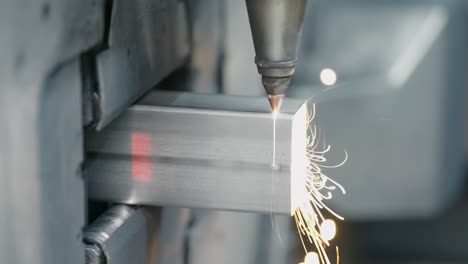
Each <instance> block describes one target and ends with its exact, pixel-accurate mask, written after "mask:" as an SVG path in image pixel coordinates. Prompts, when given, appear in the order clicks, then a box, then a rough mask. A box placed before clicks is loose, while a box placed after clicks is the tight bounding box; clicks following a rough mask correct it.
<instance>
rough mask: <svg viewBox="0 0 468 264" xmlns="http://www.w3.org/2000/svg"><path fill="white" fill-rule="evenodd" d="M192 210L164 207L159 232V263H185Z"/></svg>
mask: <svg viewBox="0 0 468 264" xmlns="http://www.w3.org/2000/svg"><path fill="white" fill-rule="evenodd" d="M190 213H191V210H190V209H187V208H170V207H164V208H162V213H161V225H160V234H159V240H158V241H159V249H158V260H157V262H156V263H158V264H185V263H186V256H187V232H188V231H187V229H188V228H189V226H190V225H191V217H190Z"/></svg>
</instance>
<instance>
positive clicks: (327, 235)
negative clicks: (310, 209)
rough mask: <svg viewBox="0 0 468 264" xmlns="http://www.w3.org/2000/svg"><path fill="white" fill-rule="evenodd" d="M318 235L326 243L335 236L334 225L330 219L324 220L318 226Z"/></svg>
mask: <svg viewBox="0 0 468 264" xmlns="http://www.w3.org/2000/svg"><path fill="white" fill-rule="evenodd" d="M320 235H321V236H322V238H323V239H324V240H326V241H330V240H332V239H333V238H334V237H335V235H336V224H335V221H333V220H331V219H326V220H325V221H323V222H322V224H321V225H320Z"/></svg>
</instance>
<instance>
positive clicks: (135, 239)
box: [83, 205, 159, 264]
mask: <svg viewBox="0 0 468 264" xmlns="http://www.w3.org/2000/svg"><path fill="white" fill-rule="evenodd" d="M158 236H159V211H158V209H157V208H153V209H151V208H141V207H131V206H127V205H116V206H114V207H112V208H110V209H109V210H107V211H106V212H104V214H102V215H101V216H100V217H99V218H98V219H97V220H96V221H95V222H94V223H92V224H91V225H90V226H88V227H87V228H86V229H85V230H84V232H83V240H84V242H85V244H86V263H87V264H104V263H105V264H124V263H135V264H146V263H156V258H157V255H156V252H157V247H158V244H157V242H156V241H157V238H158Z"/></svg>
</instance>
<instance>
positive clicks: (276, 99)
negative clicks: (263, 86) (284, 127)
mask: <svg viewBox="0 0 468 264" xmlns="http://www.w3.org/2000/svg"><path fill="white" fill-rule="evenodd" d="M283 97H284V94H282V95H271V94H269V95H268V101H269V102H270V106H271V110H272V111H273V114H275V113H276V114H277V113H279V110H280V108H281V104H282V103H283Z"/></svg>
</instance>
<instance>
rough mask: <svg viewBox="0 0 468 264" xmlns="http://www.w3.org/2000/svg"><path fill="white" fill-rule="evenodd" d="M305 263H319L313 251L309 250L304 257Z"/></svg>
mask: <svg viewBox="0 0 468 264" xmlns="http://www.w3.org/2000/svg"><path fill="white" fill-rule="evenodd" d="M304 263H305V264H320V260H319V256H318V254H317V253H315V252H309V253H307V255H306V256H305V259H304Z"/></svg>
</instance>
